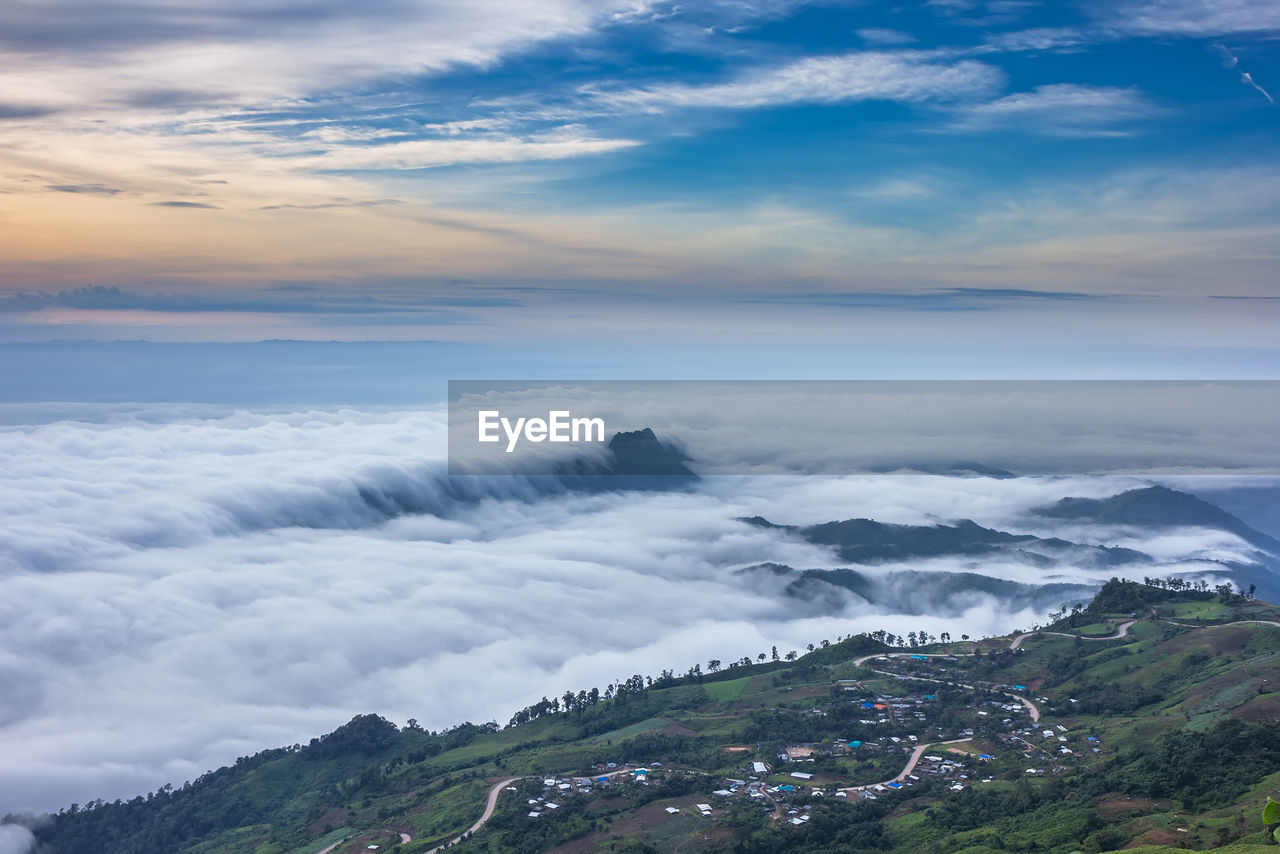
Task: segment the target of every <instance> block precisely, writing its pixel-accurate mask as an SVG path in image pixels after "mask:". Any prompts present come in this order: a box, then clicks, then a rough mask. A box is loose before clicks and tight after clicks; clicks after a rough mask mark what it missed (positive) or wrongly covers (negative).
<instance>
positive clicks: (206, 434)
mask: <svg viewBox="0 0 1280 854" xmlns="http://www.w3.org/2000/svg"><path fill="white" fill-rule="evenodd" d="M61 415H64V416H66V417H60V418H59V419H56V420H55V419H51V418H49V417H40V418H36V417H24V416H23V414H22V412H21V411H17V410H15V411H11V412H9V413H7V416H6V418H5V421H6V426H4V427H3V428H0V429H2V430H3V432H4V440H3V442H0V469H2V470H4V471H5V472H6V478H5V479H4V480H3V482H0V519H2V520H3V521H2V523H0V684H3V685H4V686H5V689H4V691H3V692H2V693H0V754H2V755H3V756H4V757H5V762H4V763H3V767H0V813H4V812H7V811H18V810H49V809H57V808H58V807H60V806H64V805H67V804H69V803H71V802H73V801H79V802H84V801H87V800H89V799H93V798H99V797H100V798H105V799H108V800H110V799H114V798H116V797H130V796H132V795H134V794H138V793H141V792H145V791H147V790H150V789H154V788H156V787H158V786H160V785H163V784H164V783H175V784H180V783H181V782H182V781H184V780H188V779H191V778H194V777H196V776H198V775H200V774H201V773H203V772H204V771H206V770H209V769H212V768H215V767H217V766H219V765H222V764H225V763H227V762H229V761H232V760H234V759H235V758H236V757H237V756H240V755H245V754H249V753H253V752H256V751H258V750H260V749H263V748H266V747H272V746H279V745H286V744H293V743H295V742H305V741H307V740H308V739H310V738H311V737H313V736H315V735H319V734H321V733H324V732H327V731H329V730H331V729H333V728H334V727H335V726H337V725H339V724H341V723H343V722H345V721H346V720H348V719H350V718H351V717H352V716H353V715H355V714H359V713H364V712H377V713H379V714H382V715H384V716H386V717H388V718H389V719H391V720H393V721H395V722H397V723H399V724H404V723H405V722H406V721H407V720H408V719H410V718H414V719H416V720H417V721H419V722H420V723H421V724H422V725H423V726H425V727H427V728H430V729H441V728H444V727H447V726H450V725H452V724H455V723H459V722H461V721H463V720H471V721H475V722H483V721H488V720H496V721H498V723H499V724H505V723H506V721H507V719H508V718H509V716H510V715H511V713H512V712H513V711H514V710H516V709H517V708H520V707H522V706H525V705H527V704H529V703H531V702H534V701H536V700H537V699H538V698H539V697H541V696H543V695H546V696H555V695H557V694H560V693H562V692H563V691H565V690H566V689H573V690H575V691H576V690H579V689H583V688H590V687H592V686H598V687H601V688H603V687H604V686H605V685H607V684H609V683H610V682H612V681H615V680H618V679H625V678H626V677H628V676H630V675H632V674H634V673H642V674H653V675H656V674H657V673H659V672H660V671H661V670H662V669H664V668H672V669H674V670H676V671H677V672H683V671H684V670H686V669H687V668H689V667H690V666H692V665H693V664H695V663H702V664H703V666H705V664H706V662H707V661H708V660H709V659H713V658H714V659H721V660H724V661H729V660H734V659H739V658H741V657H743V656H749V657H751V658H753V659H754V658H755V657H756V656H757V655H758V654H759V653H761V652H770V651H771V649H772V648H773V647H775V646H776V647H777V649H778V650H779V651H780V652H782V653H783V654H785V653H786V652H788V651H790V650H802V649H804V648H805V647H806V646H807V645H808V644H810V643H820V642H821V641H822V640H824V639H825V640H831V641H835V640H836V639H837V638H839V637H843V636H845V635H848V634H852V633H857V632H861V631H873V630H876V629H886V630H888V631H891V632H894V633H897V634H905V633H906V632H908V631H913V632H914V631H922V630H923V631H927V632H929V633H932V634H941V633H942V632H949V633H950V634H952V635H953V636H956V637H959V636H960V635H961V634H962V633H963V634H968V635H971V636H982V635H991V634H999V633H1005V632H1008V631H1011V630H1013V629H1016V628H1021V627H1029V626H1031V625H1033V624H1036V623H1043V622H1045V617H1046V614H1047V612H1048V611H1049V610H1051V609H1054V608H1057V607H1059V606H1060V605H1061V603H1062V601H1063V600H1062V599H1054V598H1049V599H1044V600H1043V601H1042V600H1041V599H1037V598H1036V597H1035V596H1024V597H1022V598H1019V599H1016V600H1015V599H1009V598H1007V597H1002V596H1001V595H1000V594H999V592H998V591H999V590H1002V589H1005V588H1001V587H986V586H979V587H975V588H974V589H970V590H963V589H962V590H958V591H957V590H956V589H955V585H954V584H953V585H952V586H951V588H950V592H948V594H947V595H946V596H945V597H931V595H930V591H929V589H928V588H929V585H928V584H927V583H922V582H921V580H920V578H921V576H920V575H916V574H911V575H901V576H898V577H899V578H901V579H902V581H901V582H900V583H898V582H895V581H893V578H894V577H895V573H907V572H910V573H921V574H928V573H934V574H937V577H938V578H942V577H944V576H946V575H947V574H954V573H976V574H978V575H981V576H983V577H986V578H991V579H1000V580H1003V581H1008V582H1016V583H1017V584H1019V585H1025V586H1029V587H1038V586H1041V585H1059V586H1063V587H1064V588H1065V587H1072V588H1073V589H1076V588H1078V589H1080V590H1086V591H1087V590H1088V589H1091V588H1092V587H1095V586H1096V585H1097V584H1100V583H1101V582H1102V581H1103V580H1105V579H1106V578H1108V577H1110V576H1111V575H1117V574H1125V573H1128V574H1129V575H1130V576H1131V577H1142V576H1143V575H1167V574H1170V573H1179V574H1185V575H1187V576H1188V577H1191V578H1196V579H1198V578H1209V579H1213V578H1218V577H1223V576H1222V571H1223V566H1224V564H1222V563H1213V562H1212V561H1227V562H1230V561H1245V560H1248V559H1249V553H1250V548H1249V547H1248V545H1247V544H1246V543H1245V542H1244V541H1243V540H1241V539H1240V538H1239V537H1238V536H1236V535H1234V534H1232V533H1229V532H1226V531H1222V530H1213V529H1209V528H1202V527H1196V526H1187V525H1183V526H1180V527H1176V528H1161V529H1158V530H1157V529H1140V528H1134V527H1132V526H1130V527H1125V526H1116V525H1104V524H1096V523H1091V522H1087V521H1082V520H1079V519H1068V518H1053V517H1048V516H1045V515H1041V514H1036V513H1033V512H1032V510H1033V508H1037V507H1042V506H1045V505H1049V504H1052V503H1053V502H1056V501H1058V500H1059V499H1061V498H1063V497H1066V496H1083V497H1093V498H1104V497H1107V496H1112V495H1115V494H1117V493H1119V492H1122V491H1124V490H1126V489H1130V488H1134V487H1141V486H1145V485H1147V482H1146V481H1142V480H1140V479H1137V478H1130V477H1103V478H1084V477H1077V478H1051V477H1044V478H1002V479H996V478H987V477H969V478H953V477H935V476H925V475H905V476H860V477H852V476H851V477H798V476H759V477H722V478H707V479H704V480H702V481H700V482H698V483H696V484H694V485H692V486H689V487H687V488H683V489H678V490H668V491H644V492H593V493H585V492H566V491H563V490H561V491H555V490H550V491H549V490H548V489H547V488H546V487H545V485H539V483H537V482H535V481H533V480H529V479H519V478H514V477H513V478H501V477H491V478H475V479H472V480H470V481H466V482H459V481H451V480H450V478H449V477H448V475H447V474H446V473H445V437H446V423H445V415H444V412H443V409H442V408H438V409H427V410H388V409H366V410H350V409H332V410H324V411H320V410H316V411H299V412H265V411H247V410H231V409H225V410H224V409H217V408H213V407H205V408H194V407H185V408H176V407H174V408H165V407H163V406H156V407H151V408H123V407H116V408H103V409H95V410H88V409H86V410H84V411H82V412H78V413H74V414H72V413H61ZM25 422H30V423H25ZM637 426H639V425H637ZM1214 483H1215V484H1216V485H1217V486H1222V485H1223V484H1224V483H1226V481H1225V480H1224V479H1218V480H1216V481H1214ZM757 516H758V517H762V518H764V519H767V520H768V521H769V522H770V523H773V524H774V525H778V526H810V525H817V524H820V523H825V522H831V521H838V520H848V519H861V518H867V519H874V520H877V521H878V522H883V523H891V524H893V525H910V526H934V525H940V524H950V523H953V522H955V521H957V520H962V519H968V520H973V521H974V522H975V523H976V524H977V525H980V526H985V527H986V528H990V529H996V530H998V531H1004V532H1012V533H1015V534H1028V535H1035V536H1036V537H1038V538H1061V539H1062V540H1065V541H1068V545H1069V546H1071V548H1077V547H1079V548H1077V551H1075V552H1073V551H1071V548H1066V547H1063V548H1064V549H1065V550H1063V551H1061V553H1060V554H1056V555H1055V556H1054V557H1053V559H1052V560H1049V559H1046V558H1043V556H1039V555H1034V556H1032V557H1035V558H1036V559H1034V560H1033V559H1030V558H1028V557H1027V556H1026V555H1024V554H1023V553H1022V551H1020V550H1017V549H1013V550H1009V551H1007V552H1001V553H999V554H994V555H993V554H984V555H975V554H933V555H930V556H927V557H915V558H911V559H909V560H901V561H893V560H883V561H877V562H875V563H874V564H867V565H864V566H859V567H856V568H857V570H858V572H859V573H860V574H861V576H862V577H863V578H864V579H869V582H868V583H871V584H874V585H879V586H878V588H877V589H879V590H880V591H881V593H882V594H883V595H882V596H881V597H880V598H878V599H874V598H873V600H869V599H868V598H866V597H865V596H860V595H858V594H857V593H855V592H853V591H852V590H848V589H842V588H839V587H836V586H830V585H827V586H825V587H823V592H822V594H821V595H812V590H811V588H812V584H810V585H809V586H808V588H788V587H787V585H785V584H783V583H782V582H781V581H780V580H779V576H778V575H777V574H776V573H772V572H763V573H762V572H758V571H750V570H748V568H749V567H755V566H758V565H759V564H762V563H771V564H777V565H784V566H785V567H790V568H792V569H793V570H794V571H795V572H800V571H803V570H832V569H837V568H841V567H848V566H850V565H851V564H850V562H849V561H848V560H844V559H842V558H841V557H840V556H839V555H838V554H837V550H836V549H834V548H832V547H831V546H828V545H823V544H821V543H818V542H814V541H813V540H812V538H809V539H806V538H805V537H804V536H801V535H799V534H798V533H797V532H796V531H794V530H791V529H788V528H783V527H769V526H765V525H760V524H750V523H748V522H746V521H743V519H744V518H745V517H757ZM1094 546H1108V547H1123V548H1126V549H1133V550H1137V551H1138V552H1141V553H1142V554H1143V555H1144V556H1145V557H1144V560H1145V561H1146V562H1145V563H1139V564H1133V565H1126V566H1123V567H1116V566H1107V565H1104V564H1101V563H1099V562H1098V561H1096V560H1092V559H1085V558H1084V557H1081V558H1080V559H1078V560H1077V559H1075V558H1074V557H1072V555H1075V554H1080V555H1083V554H1085V552H1084V551H1080V549H1084V548H1085V547H1094ZM1028 548H1030V547H1028ZM744 570H747V571H744ZM895 584H897V587H895ZM828 587H829V589H827V588H828ZM993 590H994V591H997V592H992V591H993ZM1075 598H1076V599H1077V600H1078V599H1079V598H1080V597H1079V596H1076V597H1075ZM1046 603H1048V604H1046Z"/></svg>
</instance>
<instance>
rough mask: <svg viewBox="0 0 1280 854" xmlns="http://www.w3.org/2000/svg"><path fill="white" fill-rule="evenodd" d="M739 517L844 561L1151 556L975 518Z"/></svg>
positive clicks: (1111, 561)
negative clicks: (923, 521)
mask: <svg viewBox="0 0 1280 854" xmlns="http://www.w3.org/2000/svg"><path fill="white" fill-rule="evenodd" d="M740 521H743V522H746V523H747V524H749V525H754V526H756V527H760V528H772V529H776V530H781V531H787V532H789V533H792V534H795V535H796V536H798V537H800V538H801V539H803V540H805V541H806V542H809V543H812V544H814V545H819V546H830V547H832V548H834V549H835V552H836V554H837V555H838V556H839V558H840V559H841V560H845V561H849V562H850V563H861V564H877V563H886V562H900V561H903V560H908V559H911V558H930V557H941V556H944V555H959V556H964V557H984V556H995V555H1002V556H1006V557H1009V558H1011V559H1014V560H1017V561H1018V562H1020V563H1031V564H1035V565H1039V566H1052V565H1054V564H1055V563H1057V562H1058V561H1059V560H1062V559H1064V558H1067V557H1070V558H1071V559H1072V560H1075V561H1087V562H1088V563H1090V564H1091V565H1094V566H1122V565H1127V564H1136V563H1149V562H1151V558H1150V557H1149V556H1148V555H1146V554H1143V553H1142V552H1140V551H1136V550H1134V549H1125V548H1116V547H1111V546H1093V545H1083V544H1080V543H1072V542H1069V541H1067V540H1063V539H1059V538H1057V537H1048V538H1042V537H1037V536H1035V535H1033V534H1010V533H1008V532H1006V531H997V530H995V529H994V528H985V527H983V526H982V525H979V524H978V523H976V522H974V521H973V520H971V519H962V520H960V521H958V522H955V523H954V524H951V525H941V524H940V525H902V524H891V523H886V522H877V521H875V520H874V519H845V520H843V521H838V522H824V523H822V524H819V525H808V526H803V527H802V526H796V525H776V524H774V523H773V522H770V521H769V520H768V519H765V518H763V517H761V516H750V517H743V518H741V520H740Z"/></svg>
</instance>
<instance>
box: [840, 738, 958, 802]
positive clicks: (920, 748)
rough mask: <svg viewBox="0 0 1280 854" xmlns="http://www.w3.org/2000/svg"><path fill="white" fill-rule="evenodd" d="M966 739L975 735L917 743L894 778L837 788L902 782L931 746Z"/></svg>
mask: <svg viewBox="0 0 1280 854" xmlns="http://www.w3.org/2000/svg"><path fill="white" fill-rule="evenodd" d="M964 741H973V737H972V736H970V737H968V738H953V739H951V740H950V741H931V742H929V743H928V744H921V745H917V747H916V749H915V750H913V751H911V758H909V759H908V760H907V764H906V766H905V767H904V768H903V769H902V770H901V771H899V772H898V775H897V776H896V777H894V778H893V779H890V780H884V781H883V782H880V783H867V784H866V785H863V786H847V787H845V788H843V789H837V790H836V791H838V792H857V791H860V790H862V789H871V788H874V787H876V786H887V785H889V784H890V783H901V782H902V781H903V780H905V779H907V775H908V774H910V773H911V772H912V771H914V770H916V765H918V764H919V763H920V757H921V756H924V752H925V751H926V750H928V749H929V748H930V747H935V746H937V745H939V744H960V743H961V742H964Z"/></svg>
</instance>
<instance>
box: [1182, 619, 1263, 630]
mask: <svg viewBox="0 0 1280 854" xmlns="http://www.w3.org/2000/svg"><path fill="white" fill-rule="evenodd" d="M1162 622H1165V623H1168V624H1169V625H1171V626H1182V627H1183V628H1186V629H1216V628H1219V627H1221V626H1276V627H1277V628H1280V623H1277V622H1274V621H1273V620H1236V621H1235V622H1234V623H1217V624H1215V625H1212V626H1193V625H1192V624H1191V623H1175V622H1174V621H1173V620H1163V621H1162Z"/></svg>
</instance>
